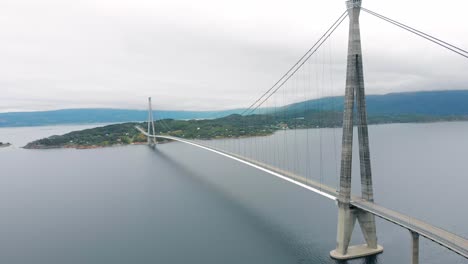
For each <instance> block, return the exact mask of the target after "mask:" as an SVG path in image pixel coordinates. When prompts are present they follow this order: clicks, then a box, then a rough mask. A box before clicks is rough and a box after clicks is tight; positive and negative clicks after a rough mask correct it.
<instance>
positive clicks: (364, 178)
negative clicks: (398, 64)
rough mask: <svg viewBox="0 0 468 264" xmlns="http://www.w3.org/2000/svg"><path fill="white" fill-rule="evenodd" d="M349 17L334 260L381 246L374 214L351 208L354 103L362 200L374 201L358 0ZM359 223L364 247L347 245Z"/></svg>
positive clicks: (372, 252)
mask: <svg viewBox="0 0 468 264" xmlns="http://www.w3.org/2000/svg"><path fill="white" fill-rule="evenodd" d="M346 6H347V9H348V15H349V22H350V23H349V40H348V62H347V73H346V92H345V105H344V113H343V139H342V152H341V171H340V191H339V195H338V226H337V241H336V249H335V250H333V251H331V252H330V255H331V257H332V258H335V259H352V258H358V257H364V256H370V255H375V254H379V253H381V252H382V251H383V247H381V246H379V245H378V244H377V235H376V227H375V217H374V215H372V214H370V213H368V212H365V211H362V210H360V209H358V208H354V207H352V206H351V204H350V201H351V174H352V167H351V166H352V159H353V125H354V124H353V118H354V113H353V112H354V101H355V100H356V104H357V105H356V106H357V112H358V118H357V120H358V136H359V137H358V138H359V160H360V172H361V191H362V199H364V200H367V201H370V202H373V200H374V197H373V190H372V173H371V166H370V152H369V137H368V130H367V112H366V101H365V100H366V98H365V92H364V74H363V66H362V51H361V33H360V28H359V14H360V11H361V0H349V1H346ZM356 219H357V221H358V222H359V225H360V227H361V230H362V232H363V234H364V238H365V240H366V244H364V245H357V246H349V243H350V240H351V235H352V233H353V229H354V225H355V222H356Z"/></svg>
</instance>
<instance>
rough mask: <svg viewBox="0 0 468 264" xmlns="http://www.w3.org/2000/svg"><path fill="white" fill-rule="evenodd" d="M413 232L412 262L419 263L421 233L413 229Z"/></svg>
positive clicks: (413, 263)
mask: <svg viewBox="0 0 468 264" xmlns="http://www.w3.org/2000/svg"><path fill="white" fill-rule="evenodd" d="M410 233H411V263H412V264H419V234H418V233H416V232H413V231H410Z"/></svg>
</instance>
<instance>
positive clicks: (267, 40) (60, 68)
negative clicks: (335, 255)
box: [0, 0, 468, 112]
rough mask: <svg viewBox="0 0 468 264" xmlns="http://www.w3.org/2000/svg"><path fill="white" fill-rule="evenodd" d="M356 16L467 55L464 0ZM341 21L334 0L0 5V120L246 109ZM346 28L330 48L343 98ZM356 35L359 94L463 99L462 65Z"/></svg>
mask: <svg viewBox="0 0 468 264" xmlns="http://www.w3.org/2000/svg"><path fill="white" fill-rule="evenodd" d="M363 6H364V7H367V8H369V9H371V10H373V11H377V12H379V13H382V14H384V15H387V16H389V17H391V18H394V19H396V20H399V21H401V22H405V23H407V24H409V25H411V26H413V27H416V28H418V29H420V30H422V31H425V32H428V33H431V34H434V35H436V36H437V37H440V38H442V39H444V40H446V41H448V42H451V43H453V44H455V45H457V46H460V47H462V48H468V23H466V10H467V9H468V2H467V1H466V0H444V1H440V0H425V1H423V0H414V1H407V0H393V1H371V0H364V1H363ZM344 10H345V3H344V1H343V0H327V1H316V0H291V1H284V0H283V1H276V0H236V1H223V0H197V1H193V0H166V1H162V0H41V1H37V0H0V24H1V25H2V26H1V27H0V58H1V59H0V91H1V96H0V112H7V111H27V110H49V109H61V108H83V107H106V108H108V107H111V108H136V109H144V108H145V107H146V98H147V97H148V96H152V97H153V102H154V108H157V109H179V110H214V109H227V108H235V107H245V106H248V105H249V104H250V103H251V102H252V101H253V100H254V99H255V98H256V97H258V96H259V95H260V94H261V93H262V92H263V91H265V90H267V89H268V88H269V87H270V86H271V85H272V84H274V83H275V82H276V81H277V79H278V78H279V77H281V75H282V74H283V73H284V72H285V71H286V70H287V69H288V68H289V67H290V66H291V65H292V64H294V63H295V61H296V60H297V59H298V58H299V57H300V56H301V55H302V54H303V53H304V52H305V51H306V50H307V49H309V47H310V46H311V45H312V44H313V43H314V42H315V40H317V39H318V37H319V36H320V35H321V34H323V32H324V31H325V30H326V29H327V28H328V27H329V26H330V25H331V23H332V22H333V21H334V20H336V18H337V17H338V16H339V15H340V14H341V13H342V12H343V11H344ZM347 27H348V20H346V21H345V23H343V24H342V26H341V27H340V29H339V30H338V31H337V32H336V33H335V34H334V36H333V38H332V40H331V42H330V44H329V49H332V51H331V52H332V53H333V54H332V55H333V56H332V58H333V60H332V61H331V63H333V70H334V71H335V72H334V74H333V76H335V77H334V78H336V82H335V86H336V87H338V88H337V90H336V91H337V93H342V94H344V67H345V65H344V64H345V56H346V52H345V51H346V41H347ZM361 33H362V45H363V55H364V63H365V65H364V68H365V77H366V90H367V93H368V94H382V93H389V92H400V91H411V90H442V89H468V60H467V59H464V58H462V57H460V56H458V55H455V54H453V53H451V52H448V51H446V50H443V49H442V48H440V47H438V46H435V45H434V44H431V43H429V42H427V41H425V40H422V39H419V38H418V37H415V36H414V35H411V34H410V33H407V32H404V31H402V30H401V29H398V28H395V27H394V26H391V25H388V24H385V22H383V21H381V20H378V19H377V18H375V17H372V16H370V15H369V14H366V13H363V14H362V15H361ZM330 47H331V48H330ZM311 89H312V88H311Z"/></svg>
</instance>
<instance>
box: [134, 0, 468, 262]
mask: <svg viewBox="0 0 468 264" xmlns="http://www.w3.org/2000/svg"><path fill="white" fill-rule="evenodd" d="M346 7H347V9H346V11H345V12H344V13H343V14H341V16H339V18H338V19H337V20H336V21H335V22H334V23H333V24H332V26H331V27H330V28H329V29H328V30H327V31H326V32H325V33H324V34H323V35H322V36H321V38H320V39H319V40H318V41H317V42H316V43H315V44H314V45H313V46H312V47H311V48H310V49H309V50H308V51H307V52H306V53H305V54H304V55H303V56H302V57H301V58H300V59H299V60H298V61H297V63H296V64H294V65H293V66H292V67H291V68H290V69H289V70H288V71H287V72H286V73H285V74H284V75H283V76H282V77H281V78H280V79H279V80H278V81H277V82H276V83H275V84H274V85H273V86H272V87H271V88H270V89H268V90H267V91H266V92H265V93H263V94H262V96H260V97H259V98H258V99H256V100H255V101H254V102H253V103H252V104H251V105H250V106H249V107H248V108H246V109H245V110H244V111H243V112H242V116H244V117H246V116H247V117H248V116H254V115H259V114H260V113H262V111H264V113H266V115H264V116H266V117H265V118H266V119H268V118H271V119H272V120H273V122H276V123H277V124H276V127H280V128H285V127H288V126H291V125H294V124H295V127H293V128H302V127H303V126H301V125H304V122H305V121H303V120H304V119H305V118H304V117H305V116H307V115H310V112H311V111H310V109H308V108H307V107H308V106H307V105H305V106H304V108H303V109H301V110H303V111H302V112H301V111H300V110H298V109H295V112H293V114H291V113H289V114H286V110H285V106H286V105H287V103H290V105H294V103H297V102H299V99H301V98H302V99H307V95H303V96H302V97H301V98H299V97H298V96H297V95H294V94H288V93H287V92H285V91H287V90H288V88H289V89H290V90H294V91H296V92H297V91H298V90H301V88H302V89H303V90H304V91H306V90H308V89H309V88H311V87H314V86H317V82H316V81H314V80H316V79H318V78H317V77H320V76H321V79H322V80H324V79H326V78H324V77H323V75H324V72H325V71H324V70H323V66H317V65H318V64H320V63H319V62H318V61H317V60H316V61H315V62H314V63H311V61H313V60H314V56H313V55H314V54H316V53H318V52H319V51H320V48H321V47H322V46H323V45H324V43H325V42H326V41H327V40H328V39H329V38H330V37H331V36H332V34H333V33H334V32H335V30H336V29H337V28H338V27H339V26H340V25H341V24H342V22H343V21H344V20H345V19H346V18H347V17H348V18H349V35H348V55H347V67H346V87H345V97H344V109H343V112H342V115H341V118H342V123H341V125H342V129H343V134H342V144H341V164H340V171H339V188H338V190H337V189H336V188H333V187H331V186H328V185H326V184H324V182H323V181H321V180H319V181H315V180H312V179H309V178H307V177H305V176H304V175H301V174H299V173H296V172H294V171H292V170H288V169H285V168H281V167H279V166H275V165H273V164H269V163H268V162H266V161H262V160H260V159H256V158H255V157H252V155H250V156H249V155H245V154H242V151H237V152H236V151H233V150H232V149H230V150H229V149H227V148H221V147H215V146H211V145H209V144H207V143H204V142H202V141H196V140H189V139H184V138H182V137H183V135H182V137H179V136H174V135H170V133H161V132H159V133H158V132H157V131H156V130H155V123H154V117H153V110H152V105H151V98H149V106H148V108H149V112H148V113H149V114H148V127H147V130H144V129H143V128H142V127H139V126H137V127H136V128H137V129H138V130H139V131H140V132H141V133H142V134H144V135H145V136H146V137H147V139H148V144H149V145H150V146H151V147H156V145H157V143H158V141H157V139H159V140H169V141H177V142H181V143H184V144H188V145H191V146H194V147H197V148H201V149H204V150H206V151H210V152H213V153H216V154H218V155H221V156H224V157H226V158H229V159H232V160H235V161H237V162H240V163H243V164H245V165H247V166H250V167H253V168H255V169H258V170H261V171H263V172H265V173H268V174H270V175H272V176H275V177H278V178H280V179H282V180H284V181H286V182H289V183H292V184H296V185H298V186H300V187H302V188H305V189H307V190H310V191H312V192H315V193H317V194H318V195H320V196H323V197H325V198H328V199H330V200H332V201H335V202H336V204H337V207H338V221H337V244H336V248H335V249H334V250H332V251H331V252H330V256H331V257H332V258H335V259H340V260H346V259H353V258H359V257H365V256H370V255H376V254H379V253H382V252H383V247H382V246H381V245H379V244H378V243H377V234H376V223H375V217H379V218H382V219H384V220H386V221H389V222H391V223H393V224H396V225H398V226H401V227H402V228H405V229H407V230H409V232H410V235H411V236H410V237H411V242H412V243H411V252H412V260H411V261H412V263H414V264H416V263H419V236H423V237H425V238H427V239H429V240H431V241H434V242H435V243H437V244H439V245H441V246H443V247H445V248H447V249H449V250H451V251H453V252H455V253H457V254H459V255H461V256H463V257H465V258H467V259H468V240H467V239H465V238H464V237H462V236H460V235H457V234H454V233H451V232H449V231H446V230H443V229H441V228H438V227H436V226H434V225H432V224H430V223H427V222H424V221H421V220H417V219H415V218H414V217H412V216H410V215H405V214H402V213H399V212H396V211H393V210H391V209H389V208H386V207H384V206H381V205H378V204H377V203H375V202H374V193H373V184H372V173H371V161H370V151H369V138H368V125H367V109H366V97H365V90H364V74H363V59H362V49H361V34H360V25H359V17H360V13H361V11H364V12H366V13H368V14H370V15H372V16H374V17H377V18H379V19H381V20H383V21H385V22H388V23H390V24H392V25H395V26H397V27H398V28H401V29H404V30H406V31H408V32H410V33H412V34H415V35H417V36H419V37H421V38H423V39H425V40H427V41H430V42H432V43H434V44H436V45H438V46H440V47H442V48H444V49H447V50H449V51H451V52H453V53H454V54H456V55H459V56H462V57H464V58H468V52H467V51H466V50H464V49H461V48H458V47H456V46H454V45H452V44H450V43H448V42H445V41H443V40H441V39H439V38H436V37H433V36H432V35H429V34H426V33H424V32H422V31H419V30H417V29H415V28H413V27H410V26H407V25H405V24H403V23H400V22H398V21H396V20H393V19H390V18H388V17H386V16H383V15H381V14H379V13H377V12H374V11H371V10H368V9H366V8H364V7H362V5H361V0H349V1H347V2H346ZM314 67H315V68H314ZM317 67H318V68H319V71H320V67H322V70H321V72H320V73H318V74H315V76H311V74H309V75H304V72H311V71H313V70H314V69H315V70H317V69H316V68H317ZM301 72H302V74H301ZM312 75H313V74H312ZM330 80H332V78H330ZM314 82H315V83H314ZM291 83H292V84H291ZM280 89H282V92H278V91H280ZM322 92H323V90H322ZM281 93H282V94H281ZM318 96H324V94H323V93H322V94H318ZM291 103H292V104H291ZM296 108H297V107H296ZM262 109H263V110H262ZM355 112H356V114H355ZM291 117H292V120H293V121H292V123H291V122H289V123H288V122H287V121H286V120H287V118H290V119H291ZM312 117H316V116H315V115H312ZM323 118H324V117H323V116H322V117H321V116H319V117H318V119H319V120H318V122H319V123H318V124H319V125H320V124H323ZM160 121H161V123H162V124H161V125H163V126H166V125H165V124H164V121H163V120H160ZM355 122H356V124H355ZM298 124H299V126H298ZM355 125H356V126H357V132H358V149H359V161H360V178H361V195H360V196H356V195H352V193H351V179H352V158H353V133H354V132H353V129H354V126H355ZM166 127H167V126H166ZM266 127H267V126H266ZM317 127H318V126H317ZM288 128H289V127H288ZM167 130H169V129H167ZM241 132H242V131H241ZM307 141H308V139H307ZM303 143H306V142H303ZM306 144H309V142H307V143H306ZM319 147H320V149H322V141H320V146H319ZM258 151H261V149H260V150H258ZM283 152H284V150H283ZM283 155H285V154H283ZM320 174H322V172H320ZM337 174H338V172H337ZM356 221H357V222H358V223H359V226H360V228H361V231H362V233H363V236H364V239H365V244H362V245H354V246H350V240H351V235H352V232H353V229H354V226H355V222H356Z"/></svg>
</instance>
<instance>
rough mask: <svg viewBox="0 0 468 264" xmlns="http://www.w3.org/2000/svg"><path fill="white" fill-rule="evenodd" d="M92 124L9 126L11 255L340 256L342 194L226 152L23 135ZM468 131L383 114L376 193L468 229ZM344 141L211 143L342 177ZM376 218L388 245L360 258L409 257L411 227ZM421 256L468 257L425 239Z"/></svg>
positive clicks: (287, 259) (105, 258)
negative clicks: (51, 144)
mask: <svg viewBox="0 0 468 264" xmlns="http://www.w3.org/2000/svg"><path fill="white" fill-rule="evenodd" d="M86 127H91V126H55V127H34V128H2V129H0V141H9V142H11V143H13V144H14V146H12V147H9V148H3V149H0V165H1V170H2V173H1V176H0V214H1V217H0V234H1V236H0V262H1V263H47V264H55V263H317V264H324V263H336V262H335V261H333V260H331V259H330V258H329V255H328V254H329V251H330V250H331V249H333V248H334V247H335V236H336V218H337V210H336V206H335V204H334V203H333V202H331V201H329V200H328V199H325V198H322V197H320V196H318V195H316V194H314V193H312V192H309V191H306V190H303V189H301V188H299V187H296V186H294V185H291V184H288V183H285V182H283V181H281V180H279V179H276V178H273V177H272V176H269V175H267V174H264V173H262V172H259V171H256V170H255V169H252V168H249V167H246V166H244V165H242V164H239V163H236V162H235V161H231V160H228V159H226V158H223V157H219V156H217V155H216V154H213V153H210V152H207V151H204V150H200V149H196V148H194V147H191V146H186V145H183V144H179V143H170V144H164V145H160V146H158V149H157V150H152V149H150V148H148V147H146V146H127V147H113V148H105V149H93V150H73V149H58V150H24V149H21V148H19V147H20V146H22V145H24V144H26V143H27V142H28V141H31V140H33V139H37V138H40V137H44V136H49V135H53V134H62V133H65V132H67V131H71V130H76V129H83V128H86ZM467 135H468V123H463V122H461V123H435V124H417V125H416V124H395V125H381V126H371V127H370V143H371V156H372V165H373V174H374V184H375V185H374V187H375V188H374V189H375V198H376V202H378V203H380V204H383V205H386V206H388V207H390V208H392V209H394V210H397V211H401V212H404V213H409V214H411V215H413V216H415V217H418V218H420V219H422V220H426V221H429V222H431V223H433V224H437V225H438V226H440V227H443V228H446V229H449V230H451V231H454V232H457V233H459V234H463V235H464V236H465V237H466V236H468V228H467V227H468V226H467V224H466V223H468V210H467V209H468V207H467V205H466V203H465V202H464V201H467V200H468V193H467V191H466V186H467V185H468V173H467V172H466V171H467V170H466V166H467V163H468V153H467V152H468V138H467ZM340 142H341V130H340V129H336V130H335V129H322V130H319V129H311V130H297V131H292V130H291V131H280V132H278V133H276V134H275V135H273V136H269V137H263V138H250V139H241V140H213V141H207V142H204V143H206V144H212V145H215V146H217V147H223V148H225V149H228V150H231V151H237V152H240V153H242V154H244V155H247V156H251V157H255V158H258V159H260V160H263V161H266V162H269V163H273V164H275V165H276V166H278V167H284V168H287V169H289V170H292V171H295V172H297V173H299V174H302V175H304V176H306V177H308V178H310V179H314V180H318V181H321V182H323V183H325V184H328V185H332V186H335V185H336V182H337V168H338V169H339V167H338V166H337V162H339V155H340V153H339V146H340ZM307 143H308V144H307ZM320 146H321V147H320ZM293 149H295V151H293ZM355 157H356V158H357V154H356V155H355ZM354 169H355V171H354V173H355V174H354V175H355V176H354V179H355V181H354V182H353V184H354V185H353V188H354V189H355V192H359V177H358V175H359V174H358V163H355V164H354ZM356 175H357V176H356ZM377 225H378V226H377V230H378V237H379V243H380V244H382V245H383V246H384V248H385V252H384V253H383V254H382V255H379V256H377V257H373V258H368V259H360V260H353V261H349V262H348V263H351V264H354V263H386V264H388V263H409V261H410V251H409V245H410V235H409V232H408V231H407V230H404V229H401V228H399V227H397V226H395V225H393V224H390V223H387V222H385V221H382V220H378V222H377ZM353 240H354V242H355V243H360V242H362V241H363V240H362V236H361V235H360V230H359V228H356V229H355V233H354V234H353ZM421 263H468V261H467V260H465V259H463V258H461V257H459V256H457V255H456V254H454V253H452V252H450V251H448V250H446V249H444V248H442V247H440V246H436V245H435V244H434V243H433V242H430V241H427V240H425V239H421Z"/></svg>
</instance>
